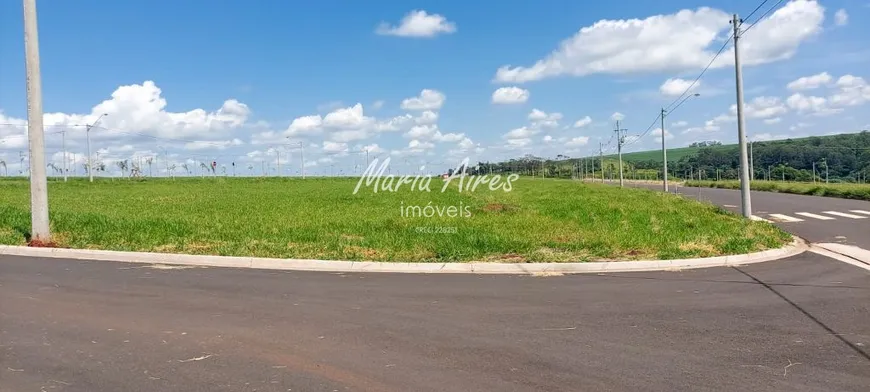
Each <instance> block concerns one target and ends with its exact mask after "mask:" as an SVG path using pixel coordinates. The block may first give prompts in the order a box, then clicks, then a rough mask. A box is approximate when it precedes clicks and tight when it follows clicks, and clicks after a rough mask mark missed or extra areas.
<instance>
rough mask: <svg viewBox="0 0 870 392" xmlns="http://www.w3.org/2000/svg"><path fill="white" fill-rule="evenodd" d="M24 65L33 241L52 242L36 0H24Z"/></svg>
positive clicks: (31, 239)
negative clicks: (46, 175)
mask: <svg viewBox="0 0 870 392" xmlns="http://www.w3.org/2000/svg"><path fill="white" fill-rule="evenodd" d="M24 52H25V57H24V66H25V73H26V78H27V80H26V86H27V133H28V139H29V140H28V142H29V146H30V216H31V218H30V223H31V238H30V241H31V243H40V242H42V243H47V242H50V241H51V231H50V230H51V229H50V226H49V223H48V183H47V181H48V180H47V179H46V178H45V130H44V129H43V126H42V76H41V74H40V70H39V34H38V28H37V22H36V0H24Z"/></svg>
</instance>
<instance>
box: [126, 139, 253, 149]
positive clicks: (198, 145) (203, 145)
mask: <svg viewBox="0 0 870 392" xmlns="http://www.w3.org/2000/svg"><path fill="white" fill-rule="evenodd" d="M242 144H245V142H243V141H241V140H239V139H233V140H224V141H214V142H212V141H201V140H199V141H192V142H189V143H186V144H185V145H184V149H185V150H192V151H196V150H225V149H227V148H228V147H231V146H241V145H242ZM123 147H129V149H121V150H117V151H132V150H133V146H130V145H127V146H123Z"/></svg>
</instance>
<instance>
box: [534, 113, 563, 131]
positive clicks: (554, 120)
mask: <svg viewBox="0 0 870 392" xmlns="http://www.w3.org/2000/svg"><path fill="white" fill-rule="evenodd" d="M528 119H529V121H530V122H531V123H532V126H533V127H536V128H555V127H558V126H559V120H561V119H562V113H547V112H544V111H542V110H538V109H532V112H531V113H529V116H528Z"/></svg>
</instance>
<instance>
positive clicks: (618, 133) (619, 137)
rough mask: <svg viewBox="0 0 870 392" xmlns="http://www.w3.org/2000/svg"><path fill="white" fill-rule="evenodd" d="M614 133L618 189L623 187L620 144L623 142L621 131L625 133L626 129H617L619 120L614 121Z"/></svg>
mask: <svg viewBox="0 0 870 392" xmlns="http://www.w3.org/2000/svg"><path fill="white" fill-rule="evenodd" d="M613 131H614V132H616V151H617V155H618V156H619V187H620V188H622V186H623V181H624V180H623V178H622V143H623V142H624V141H625V137H624V136H622V135H623V131H627V129H621V128H619V120H616V129H614V130H613Z"/></svg>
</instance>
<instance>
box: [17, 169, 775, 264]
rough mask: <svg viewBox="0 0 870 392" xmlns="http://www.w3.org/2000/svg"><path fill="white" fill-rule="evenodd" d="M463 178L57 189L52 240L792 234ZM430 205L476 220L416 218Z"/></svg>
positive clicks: (668, 240)
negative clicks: (462, 187)
mask: <svg viewBox="0 0 870 392" xmlns="http://www.w3.org/2000/svg"><path fill="white" fill-rule="evenodd" d="M457 181H458V180H454V182H453V183H452V184H451V186H450V187H448V189H447V191H446V192H444V193H441V192H440V191H441V186H442V180H440V179H435V180H433V181H432V186H431V189H432V191H431V192H422V191H410V190H408V188H407V187H406V188H403V189H402V190H401V191H399V192H395V193H390V192H377V193H373V192H372V190H371V188H362V189H360V192H359V193H358V194H356V195H354V194H353V189H354V187H355V186H356V182H357V179H350V178H347V179H341V178H332V179H327V178H309V179H305V180H301V179H288V178H223V177H218V178H205V179H198V178H186V179H177V180H167V179H157V180H151V179H149V180H117V181H108V180H103V181H97V182H96V183H94V184H90V183H87V182H85V181H82V180H76V181H70V182H69V183H63V182H56V181H50V182H49V197H50V208H51V224H52V229H53V232H54V233H55V241H56V242H57V243H58V245H59V246H63V247H72V248H88V249H111V250H125V251H152V252H171V253H189V254H217V255H235V256H261V257H295V258H320V259H343V260H380V261H471V260H475V261H505V262H547V261H555V262H567V261H591V260H616V259H627V260H631V259H647V258H663V259H671V258H683V257H700V256H714V255H721V254H737V253H746V252H751V251H758V250H763V249H768V248H773V247H778V246H780V245H781V244H783V243H784V242H785V241H787V240H788V236H787V235H785V234H784V233H782V232H781V231H779V230H778V229H776V228H774V227H773V226H770V225H768V224H765V223H759V222H748V221H744V220H742V219H740V218H739V217H737V216H735V215H732V214H730V213H728V212H725V211H723V210H721V209H719V208H717V207H714V206H711V205H705V204H700V203H697V202H694V201H690V200H684V199H683V198H680V197H676V196H673V195H666V194H662V193H660V192H652V191H646V190H637V189H622V190H621V189H618V188H615V187H610V186H604V185H598V184H595V185H588V184H587V185H584V184H582V183H579V182H576V181H570V180H540V179H530V178H523V179H520V180H518V181H516V182H514V183H513V187H512V188H513V189H512V191H511V192H504V191H502V190H497V191H490V190H489V189H487V188H486V187H483V189H480V188H479V189H477V191H475V192H472V193H469V192H467V191H465V192H459V191H458V187H457V186H455V184H456V182H457ZM28 195H29V193H28V183H27V182H26V181H25V180H24V179H18V180H0V243H2V244H14V245H23V244H25V243H26V241H27V231H28V230H29V227H30V217H29V198H28ZM429 203H431V204H429ZM427 205H431V206H433V207H434V206H438V207H441V211H442V212H444V211H448V210H445V208H446V207H447V206H454V207H456V209H457V210H458V211H460V213H462V214H463V215H464V212H465V211H467V213H468V214H470V215H471V216H470V217H460V216H458V215H456V214H455V213H454V215H455V217H450V216H449V214H443V215H444V216H441V217H439V216H437V215H436V216H433V217H430V218H426V217H408V216H407V215H408V213H407V209H408V207H411V206H420V207H421V209H422V207H425V206H427ZM403 207H404V209H403ZM455 211H456V210H454V212H455ZM403 215H405V216H403Z"/></svg>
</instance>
